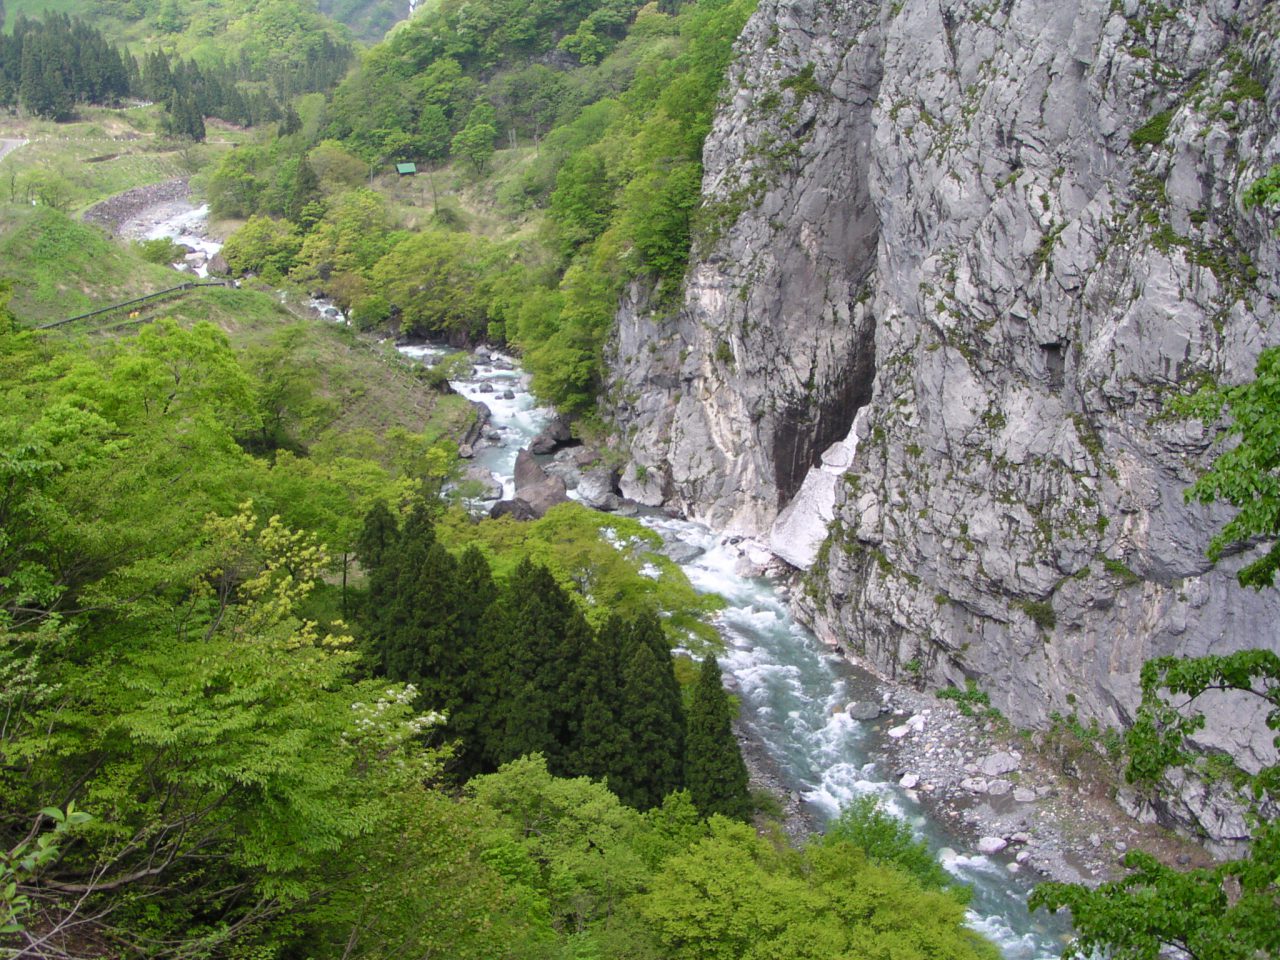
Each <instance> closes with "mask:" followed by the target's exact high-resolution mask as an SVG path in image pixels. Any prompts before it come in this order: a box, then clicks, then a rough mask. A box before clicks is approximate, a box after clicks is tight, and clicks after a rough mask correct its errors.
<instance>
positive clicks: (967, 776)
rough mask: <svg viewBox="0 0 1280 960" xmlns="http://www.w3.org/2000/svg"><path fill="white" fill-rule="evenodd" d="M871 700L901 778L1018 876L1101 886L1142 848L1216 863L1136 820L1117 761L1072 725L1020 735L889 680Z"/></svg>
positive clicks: (1178, 859) (888, 759)
mask: <svg viewBox="0 0 1280 960" xmlns="http://www.w3.org/2000/svg"><path fill="white" fill-rule="evenodd" d="M866 706H867V705H865V704H856V705H851V708H853V709H854V710H857V709H858V708H859V707H866ZM871 706H878V709H879V711H880V717H879V718H878V719H877V720H876V721H875V722H876V723H877V724H878V726H879V728H880V731H881V732H882V733H883V736H884V760H883V761H882V762H883V763H885V764H887V765H888V767H889V772H890V773H891V774H892V777H893V779H894V780H896V781H897V782H898V784H899V785H900V786H901V787H903V788H904V789H907V790H909V791H911V793H912V795H913V796H915V797H916V798H918V799H919V801H920V802H921V803H922V804H923V805H924V806H925V807H926V808H928V809H929V810H930V812H931V813H932V814H933V815H934V816H936V817H938V818H940V819H942V820H945V821H947V822H949V823H950V824H951V825H952V826H953V828H955V829H956V830H957V831H958V832H960V833H962V834H967V835H969V836H970V837H972V838H973V840H974V845H975V848H976V849H977V850H978V851H979V852H981V853H983V854H985V855H987V856H989V857H992V858H993V859H996V860H999V861H1001V862H1003V863H1004V864H1005V867H1006V869H1008V870H1009V871H1010V872H1014V873H1017V872H1021V871H1028V872H1030V873H1031V874H1032V875H1033V876H1037V877H1039V878H1042V879H1052V880H1061V881H1065V882H1071V883H1086V884H1090V885H1094V884H1097V883H1101V882H1103V881H1104V880H1107V879H1110V878H1112V877H1114V876H1115V875H1116V874H1117V872H1118V869H1119V865H1120V860H1121V858H1122V857H1123V856H1124V854H1125V852H1126V851H1127V850H1130V849H1133V848H1140V849H1143V850H1146V851H1148V852H1150V853H1153V854H1155V855H1156V856H1158V857H1160V858H1161V859H1163V860H1165V861H1166V862H1170V863H1179V864H1183V865H1189V864H1196V865H1204V864H1206V863H1207V862H1208V856H1207V854H1206V853H1205V852H1204V851H1203V850H1202V849H1200V848H1199V847H1197V846H1195V845H1194V844H1192V843H1190V842H1188V841H1185V840H1182V839H1180V838H1178V837H1176V836H1174V835H1173V834H1171V833H1170V832H1168V831H1166V830H1164V829H1161V828H1160V827H1158V826H1156V825H1154V824H1146V823H1140V822H1138V821H1136V820H1133V819H1132V818H1130V817H1128V816H1127V815H1126V814H1125V813H1124V812H1123V811H1122V810H1121V809H1120V807H1119V805H1118V804H1117V803H1116V802H1115V801H1114V799H1113V797H1112V795H1111V794H1112V792H1113V790H1114V786H1113V784H1114V783H1115V782H1116V781H1118V780H1120V779H1121V772H1120V770H1119V769H1118V767H1117V765H1116V762H1114V761H1112V760H1110V759H1108V758H1107V757H1106V756H1105V754H1104V753H1103V752H1102V751H1101V750H1099V749H1098V748H1097V747H1095V745H1094V744H1093V743H1092V742H1089V741H1087V740H1081V739H1079V738H1078V737H1076V736H1075V735H1074V734H1072V733H1071V732H1070V731H1069V730H1068V729H1066V728H1061V729H1059V730H1058V731H1057V732H1055V733H1050V734H1045V733H1036V734H1030V735H1028V734H1022V733H1015V732H1014V731H1012V730H1011V729H1010V728H1009V726H1008V724H1007V723H1006V722H1005V721H1004V720H1003V719H1000V718H995V717H990V716H984V715H981V714H979V715H966V714H965V713H963V712H962V711H961V709H960V708H959V707H958V706H957V704H956V703H955V702H953V701H950V700H943V699H940V698H938V697H936V696H934V695H932V694H929V693H924V692H921V691H917V690H913V689H911V688H910V687H905V686H901V685H897V684H888V683H886V686H885V689H884V693H883V695H882V701H881V703H880V704H879V705H875V704H872V705H871ZM944 857H945V851H944Z"/></svg>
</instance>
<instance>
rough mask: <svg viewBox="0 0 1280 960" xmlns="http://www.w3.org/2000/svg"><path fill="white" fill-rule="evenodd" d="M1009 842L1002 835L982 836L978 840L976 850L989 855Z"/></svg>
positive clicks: (998, 850) (997, 851)
mask: <svg viewBox="0 0 1280 960" xmlns="http://www.w3.org/2000/svg"><path fill="white" fill-rule="evenodd" d="M1008 845H1009V842H1008V841H1007V840H1005V838H1004V837H983V838H982V839H981V840H979V841H978V852H979V853H982V854H986V855H987V856H990V855H991V854H993V853H999V852H1000V851H1001V850H1003V849H1004V848H1005V847H1007V846H1008Z"/></svg>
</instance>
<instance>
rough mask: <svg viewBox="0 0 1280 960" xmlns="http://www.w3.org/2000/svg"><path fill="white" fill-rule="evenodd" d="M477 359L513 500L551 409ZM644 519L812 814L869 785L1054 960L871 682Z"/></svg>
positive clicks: (723, 544) (483, 451)
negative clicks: (852, 708)
mask: <svg viewBox="0 0 1280 960" xmlns="http://www.w3.org/2000/svg"><path fill="white" fill-rule="evenodd" d="M206 212H207V208H197V209H192V208H190V207H189V206H188V207H187V209H185V210H183V211H181V212H180V213H178V214H176V215H175V216H174V217H173V218H172V219H170V220H166V221H165V222H164V223H162V224H155V223H153V224H151V227H150V229H149V231H148V233H149V234H150V235H151V236H172V237H175V238H178V239H180V241H182V242H187V243H188V244H189V245H193V246H194V244H192V243H191V241H192V240H199V241H200V249H201V250H203V251H207V253H208V255H209V256H212V255H213V253H216V252H217V249H216V247H217V244H216V243H215V242H214V241H211V240H209V239H208V238H207V236H206V235H205V233H204V230H203V229H202V218H203V216H204V214H205V213H206ZM313 307H314V308H315V309H316V312H317V315H318V316H325V315H326V305H325V304H324V303H323V301H316V302H314V303H313ZM330 309H331V308H330ZM400 350H401V352H402V353H403V354H404V355H406V356H408V357H411V358H413V359H415V360H418V361H420V362H423V363H427V364H432V363H435V362H437V361H438V360H440V359H441V358H442V357H444V356H445V355H446V354H447V353H449V352H451V351H449V350H448V349H446V348H443V347H438V346H431V345H413V346H408V345H407V346H402V347H401V348H400ZM474 361H475V362H474V365H473V371H472V373H471V375H470V376H468V377H467V378H466V379H460V380H456V381H453V382H452V383H453V387H454V389H455V390H457V391H458V392H459V393H460V394H462V395H463V396H465V397H467V398H468V399H470V400H475V401H480V402H483V403H484V404H486V405H487V406H488V407H489V409H490V411H491V414H492V420H491V425H492V428H493V429H494V430H495V431H496V433H497V436H498V438H499V439H498V440H497V441H496V442H493V443H491V444H488V445H485V446H482V447H481V448H480V449H479V450H477V451H476V457H475V460H474V461H473V462H474V463H476V464H477V465H479V466H482V467H483V468H485V469H487V470H489V471H491V472H492V473H493V474H494V475H495V477H497V478H498V479H500V480H501V481H502V484H503V489H504V491H505V493H504V496H506V497H510V496H512V495H513V492H514V487H515V482H514V477H513V474H514V471H515V460H516V455H517V453H518V452H519V451H520V449H521V448H522V447H525V446H527V445H528V444H529V442H530V441H531V440H532V439H533V438H534V437H535V436H536V435H537V434H538V432H539V431H541V429H542V428H543V426H544V425H545V424H546V422H547V420H548V419H549V417H550V416H551V412H552V411H550V410H549V409H547V408H544V407H540V406H538V404H537V403H536V401H535V400H534V397H533V396H532V394H531V393H530V392H529V378H528V376H527V375H526V374H525V373H524V372H523V371H522V370H521V369H520V368H519V365H518V364H517V363H516V361H515V360H514V358H511V357H507V356H503V355H501V354H493V355H489V354H483V355H479V356H476V357H475V358H474ZM508 392H509V393H510V396H507V394H508ZM642 522H644V523H645V524H646V525H647V526H649V527H650V528H651V529H653V530H654V531H655V532H657V533H658V534H660V535H661V536H662V537H663V539H664V540H666V541H668V542H672V541H677V540H678V541H681V542H682V543H685V544H689V545H691V546H693V547H695V548H697V549H698V551H699V552H698V555H697V556H696V557H694V558H693V559H691V560H689V561H687V562H685V563H684V564H682V568H683V570H684V572H685V573H686V574H687V575H688V577H689V579H690V581H691V582H692V583H693V585H694V586H695V587H696V588H698V589H699V590H703V591H707V592H714V593H717V594H719V595H720V596H721V597H723V598H724V599H725V601H726V606H725V608H724V609H723V610H722V611H721V612H720V614H719V615H718V617H717V627H718V628H719V630H720V633H721V636H722V637H723V638H724V642H725V651H724V653H723V654H722V655H721V665H722V667H723V669H724V671H725V673H726V674H727V675H728V676H729V677H730V678H731V679H732V681H733V682H734V683H735V684H736V686H737V688H738V690H739V691H740V693H741V698H742V710H743V715H742V721H743V724H744V725H745V727H746V729H747V731H748V733H749V734H750V736H752V737H753V738H754V739H755V740H756V741H757V742H758V743H760V744H763V745H764V747H765V749H766V750H767V752H768V753H769V754H770V755H771V757H772V758H773V760H774V762H775V763H776V764H777V767H778V769H779V771H780V772H781V775H782V778H783V780H784V782H785V784H786V786H787V788H788V789H790V790H794V791H796V792H798V793H799V794H800V795H801V796H802V797H803V798H804V800H805V803H806V805H807V807H808V809H809V812H810V813H812V814H813V815H814V817H815V819H817V820H818V821H819V822H823V821H826V820H828V819H830V818H832V817H834V816H835V815H837V814H838V813H839V811H840V809H841V808H842V806H844V805H845V804H846V803H848V801H849V800H850V799H852V798H853V797H855V796H858V795H860V794H865V793H874V794H876V795H877V796H879V797H881V798H882V799H883V800H884V802H885V803H886V805H887V806H888V807H889V808H890V809H892V810H893V811H894V812H895V813H897V814H898V815H899V816H901V817H904V818H905V819H906V820H907V821H908V822H910V823H911V824H912V825H913V827H914V828H915V829H916V831H917V833H918V834H919V835H920V836H922V837H923V838H924V839H925V840H926V841H927V842H928V843H929V845H930V847H931V848H932V849H934V850H935V852H938V853H939V854H940V859H941V861H942V863H943V865H944V866H945V867H946V868H947V869H948V870H949V871H951V872H952V873H953V874H954V875H955V876H957V877H958V878H960V879H961V880H963V881H964V882H965V883H967V884H969V885H970V886H971V887H972V888H973V891H974V896H973V901H972V904H971V907H970V910H969V923H970V925H971V926H972V927H973V928H974V929H976V930H978V931H980V932H982V933H983V934H985V935H986V936H988V937H990V938H991V939H992V940H993V941H995V942H996V943H997V944H998V945H999V947H1000V949H1001V951H1002V953H1003V955H1004V956H1005V957H1006V958H1007V960H1051V958H1056V957H1060V956H1061V953H1062V947H1063V943H1064V937H1065V935H1066V927H1065V925H1064V924H1063V923H1062V922H1061V921H1060V920H1056V919H1054V918H1050V917H1045V916H1043V915H1037V916H1034V917H1033V916H1031V915H1030V914H1029V913H1028V911H1027V909H1026V898H1027V894H1028V893H1029V892H1030V886H1031V885H1030V883H1029V882H1028V881H1027V880H1026V879H1025V878H1024V877H1022V876H1015V875H1012V874H1011V873H1010V872H1009V870H1008V869H1007V866H1006V863H1005V862H1004V861H1002V860H999V859H993V858H988V857H986V856H983V855H981V854H979V853H977V852H976V851H973V850H971V849H970V848H971V846H972V842H971V839H970V838H967V837H961V836H958V835H956V834H954V833H952V832H951V831H949V830H948V828H947V827H946V826H945V825H944V824H943V823H942V822H941V821H938V820H935V819H933V818H930V817H929V816H928V814H927V811H926V810H925V809H924V808H922V807H921V805H920V804H919V803H918V802H917V800H916V799H915V797H914V795H913V794H912V793H911V791H907V790H905V789H902V788H900V787H899V786H898V785H897V784H896V783H894V782H892V780H891V779H890V776H891V774H892V771H891V770H889V769H886V767H885V765H884V764H882V763H877V760H876V758H877V756H878V755H880V749H879V748H880V745H881V743H882V742H883V741H882V740H881V737H882V736H883V733H882V732H881V730H880V722H879V721H858V720H854V719H852V718H851V717H850V716H849V715H848V714H847V713H845V712H844V710H843V709H842V708H843V706H844V705H845V704H846V703H848V702H849V701H851V700H855V699H878V696H877V691H876V683H877V681H875V680H874V678H872V677H871V676H870V675H868V674H866V673H864V672H862V671H859V670H858V669H857V668H855V667H854V666H852V665H850V664H849V663H847V662H845V661H843V660H841V659H839V658H838V657H836V656H834V655H833V654H832V653H831V652H830V651H829V650H827V648H825V647H824V646H823V645H822V644H821V643H820V642H819V641H818V640H817V638H815V637H814V635H813V634H812V633H811V632H810V631H808V630H807V629H805V628H804V627H803V626H801V625H800V624H799V623H797V622H796V621H795V620H794V619H793V618H792V616H791V614H790V611H789V609H788V606H787V604H786V602H785V601H784V600H783V599H782V597H781V596H780V594H779V592H778V589H777V587H776V585H775V584H774V583H773V582H772V581H770V580H768V579H765V578H756V577H744V576H740V575H739V574H738V573H737V572H736V569H737V566H738V561H739V556H740V554H739V551H738V550H737V549H736V548H735V547H734V545H733V544H732V543H730V542H729V540H728V538H726V537H724V536H722V535H720V534H718V533H716V532H715V531H713V530H710V529H708V528H707V527H705V526H702V525H700V524H696V523H691V522H688V521H684V520H676V519H670V518H667V517H660V516H649V517H644V518H643V520H642ZM966 851H967V852H966Z"/></svg>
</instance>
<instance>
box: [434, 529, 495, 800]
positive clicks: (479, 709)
mask: <svg viewBox="0 0 1280 960" xmlns="http://www.w3.org/2000/svg"><path fill="white" fill-rule="evenodd" d="M456 596H457V598H458V602H459V607H458V610H457V611H456V613H455V618H454V631H455V632H454V646H455V649H456V651H457V653H456V661H455V662H456V665H457V669H458V671H459V677H458V683H457V685H456V686H455V688H454V691H453V692H454V696H453V698H451V699H450V701H449V702H448V703H447V704H446V709H447V710H448V711H449V721H448V727H447V729H448V732H449V735H450V736H451V737H453V738H456V739H457V740H458V741H459V742H458V748H457V751H456V752H455V754H454V756H453V767H452V769H453V772H454V773H456V774H457V775H458V777H460V778H461V779H463V780H466V779H470V778H471V777H473V776H475V775H477V774H479V773H485V772H487V771H488V768H486V766H485V765H484V748H483V744H484V731H485V728H486V725H487V724H489V723H490V722H491V721H490V717H489V710H490V708H491V706H492V696H490V695H489V690H488V684H486V682H485V677H486V664H489V663H494V662H496V661H497V657H499V656H500V655H501V653H502V650H501V648H498V649H497V650H494V651H493V656H490V654H489V648H488V647H487V646H486V641H487V639H488V637H487V635H486V633H485V631H484V629H483V627H484V623H485V616H486V614H487V613H488V611H489V607H490V606H492V605H493V602H494V601H495V600H496V599H497V597H498V587H497V584H495V583H494V580H493V571H492V570H491V569H490V568H489V561H488V560H486V559H485V556H484V554H482V553H481V552H480V551H479V550H478V549H476V547H475V546H474V545H473V546H470V547H467V549H466V550H464V551H463V552H462V556H461V557H459V558H458V571H457V591H456Z"/></svg>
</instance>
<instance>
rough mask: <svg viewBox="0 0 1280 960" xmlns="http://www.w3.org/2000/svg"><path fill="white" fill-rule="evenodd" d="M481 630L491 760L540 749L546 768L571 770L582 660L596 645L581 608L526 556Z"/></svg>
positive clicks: (487, 756) (487, 750) (500, 760)
mask: <svg viewBox="0 0 1280 960" xmlns="http://www.w3.org/2000/svg"><path fill="white" fill-rule="evenodd" d="M483 632H484V634H485V638H484V649H485V653H486V663H485V664H484V668H483V671H482V672H483V676H482V678H481V683H482V685H483V688H484V698H485V699H486V700H488V701H489V703H490V707H489V723H488V725H487V726H488V729H487V731H486V734H487V735H486V744H485V750H484V752H485V761H486V763H487V764H489V765H492V766H495V767H496V766H497V765H498V764H500V763H504V762H506V761H508V760H513V759H515V758H516V757H521V756H525V755H527V754H530V753H542V754H543V755H544V756H545V757H546V759H547V767H548V769H550V770H551V771H552V772H553V773H555V774H557V775H559V774H561V773H563V772H565V771H566V769H567V767H568V763H567V758H568V757H569V756H571V755H572V754H573V752H574V751H575V749H576V745H575V744H574V734H575V728H576V727H577V726H578V725H579V722H580V721H579V718H580V717H581V713H582V710H581V700H582V695H581V691H580V689H578V686H579V685H578V683H577V682H576V681H577V680H578V678H579V676H580V674H579V664H580V662H581V660H582V658H583V656H584V654H585V653H586V651H587V650H588V649H589V645H590V644H591V642H592V636H591V627H590V626H589V625H588V624H587V621H586V618H585V617H584V616H583V615H582V611H581V610H579V609H578V607H577V605H576V604H575V603H574V602H573V599H572V598H571V597H570V596H569V595H568V594H567V593H566V592H565V591H564V589H563V588H562V587H561V586H560V585H559V584H558V583H556V580H555V577H553V576H552V575H551V572H550V571H549V570H547V568H546V567H543V566H540V565H536V564H534V563H532V562H531V561H530V560H528V559H525V560H523V561H521V563H520V565H519V566H518V567H516V569H515V571H514V572H513V573H512V575H511V578H510V580H509V581H508V582H507V585H506V587H505V588H504V589H503V590H502V591H501V593H500V594H499V597H498V599H497V601H496V602H495V603H494V604H493V605H492V606H491V607H490V608H489V613H488V615H487V616H486V617H485V623H484V627H483Z"/></svg>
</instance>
